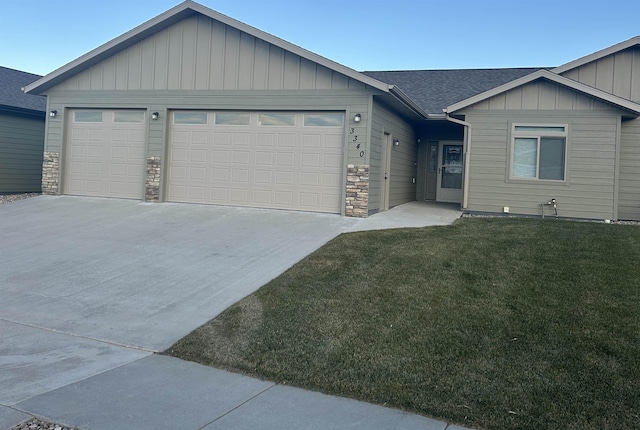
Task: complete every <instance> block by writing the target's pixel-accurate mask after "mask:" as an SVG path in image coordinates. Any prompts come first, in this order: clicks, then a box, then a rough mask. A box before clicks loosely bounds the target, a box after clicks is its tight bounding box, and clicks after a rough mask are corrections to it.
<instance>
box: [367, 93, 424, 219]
mask: <svg viewBox="0 0 640 430" xmlns="http://www.w3.org/2000/svg"><path fill="white" fill-rule="evenodd" d="M385 133H388V134H390V135H391V139H397V140H399V141H400V145H399V146H397V147H392V148H391V173H390V183H389V207H390V208H391V207H393V206H398V205H401V204H403V203H407V202H410V201H414V200H415V199H416V184H415V182H414V178H416V176H417V167H416V163H417V161H418V145H417V140H416V139H417V138H416V134H415V131H414V129H413V127H412V126H411V125H410V124H409V123H408V122H406V121H405V120H404V119H403V118H401V117H400V116H398V115H397V114H395V113H393V112H392V111H391V110H390V109H388V108H387V107H385V106H384V105H381V104H380V103H377V102H375V101H374V103H373V116H372V123H371V151H370V158H369V163H370V166H371V168H370V175H369V177H370V188H369V211H375V210H379V209H380V187H381V181H380V177H381V172H380V169H381V165H380V164H381V160H382V148H383V142H384V139H385Z"/></svg>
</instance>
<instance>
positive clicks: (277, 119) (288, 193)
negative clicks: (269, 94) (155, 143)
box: [167, 111, 344, 213]
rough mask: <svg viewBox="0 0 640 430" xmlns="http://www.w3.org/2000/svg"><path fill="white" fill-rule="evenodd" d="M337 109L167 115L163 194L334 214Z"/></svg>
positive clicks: (339, 133)
mask: <svg viewBox="0 0 640 430" xmlns="http://www.w3.org/2000/svg"><path fill="white" fill-rule="evenodd" d="M343 140H344V113H343V112H307V113H301V112H237V111H236V112H211V111H209V112H192V111H175V112H173V114H172V121H171V137H170V142H169V173H168V180H169V184H168V188H167V200H170V201H174V202H187V203H205V204H222V205H232V206H250V207H259V208H274V209H293V210H303V211H312V212H330V213H340V209H341V204H340V202H341V193H342V182H343V181H342V172H343V165H342V158H343Z"/></svg>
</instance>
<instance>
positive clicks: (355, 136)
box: [349, 127, 364, 158]
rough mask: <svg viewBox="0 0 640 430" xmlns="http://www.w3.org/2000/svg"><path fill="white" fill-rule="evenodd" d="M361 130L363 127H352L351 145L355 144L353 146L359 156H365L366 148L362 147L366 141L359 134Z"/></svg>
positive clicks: (350, 134) (350, 133) (350, 131)
mask: <svg viewBox="0 0 640 430" xmlns="http://www.w3.org/2000/svg"><path fill="white" fill-rule="evenodd" d="M361 131H362V129H360V128H357V127H350V128H349V141H350V142H351V145H353V148H354V149H355V150H356V153H357V154H358V156H359V157H360V158H364V150H363V149H362V148H363V146H364V141H363V139H362V138H361V137H360V135H359V133H360V132H361Z"/></svg>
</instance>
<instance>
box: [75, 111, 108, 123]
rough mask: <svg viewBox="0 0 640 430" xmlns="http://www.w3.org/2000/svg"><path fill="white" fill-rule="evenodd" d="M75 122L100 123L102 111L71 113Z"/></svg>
mask: <svg viewBox="0 0 640 430" xmlns="http://www.w3.org/2000/svg"><path fill="white" fill-rule="evenodd" d="M73 120H74V121H75V122H102V111H99V110H79V111H75V112H74V113H73Z"/></svg>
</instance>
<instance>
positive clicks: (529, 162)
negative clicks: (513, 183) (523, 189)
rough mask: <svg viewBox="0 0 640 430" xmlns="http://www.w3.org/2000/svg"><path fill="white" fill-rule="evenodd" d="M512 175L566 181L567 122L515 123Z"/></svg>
mask: <svg viewBox="0 0 640 430" xmlns="http://www.w3.org/2000/svg"><path fill="white" fill-rule="evenodd" d="M512 136H513V146H512V150H511V178H512V179H529V180H551V181H564V180H565V174H566V173H565V170H566V152H567V126H566V125H555V124H554V125H530V124H514V125H513V130H512Z"/></svg>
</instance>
